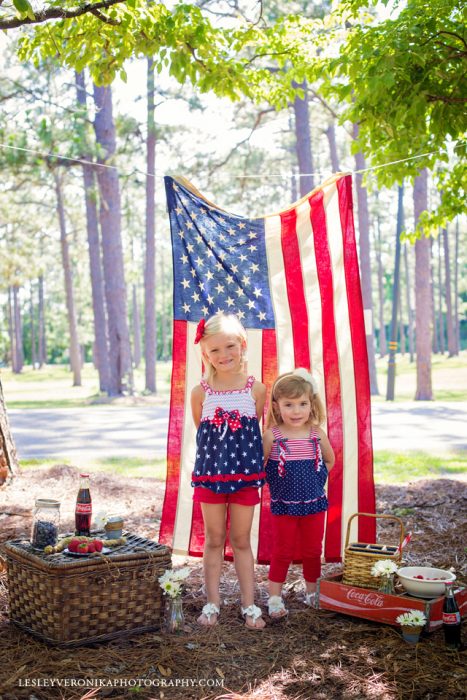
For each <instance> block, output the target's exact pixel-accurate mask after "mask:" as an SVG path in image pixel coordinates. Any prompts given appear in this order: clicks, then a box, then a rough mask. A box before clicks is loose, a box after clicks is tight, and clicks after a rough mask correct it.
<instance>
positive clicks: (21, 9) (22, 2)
mask: <svg viewBox="0 0 467 700" xmlns="http://www.w3.org/2000/svg"><path fill="white" fill-rule="evenodd" d="M13 5H14V6H15V9H16V10H17V11H18V13H19V14H20V15H21V17H29V19H35V15H34V11H33V9H32V6H31V3H30V2H29V0H13Z"/></svg>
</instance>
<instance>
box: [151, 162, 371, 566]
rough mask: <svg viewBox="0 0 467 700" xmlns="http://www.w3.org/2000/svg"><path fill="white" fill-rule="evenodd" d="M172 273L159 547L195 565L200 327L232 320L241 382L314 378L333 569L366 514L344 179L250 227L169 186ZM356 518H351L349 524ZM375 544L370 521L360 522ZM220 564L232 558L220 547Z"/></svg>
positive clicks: (353, 267)
mask: <svg viewBox="0 0 467 700" xmlns="http://www.w3.org/2000/svg"><path fill="white" fill-rule="evenodd" d="M165 184H166V192H167V202H168V210H169V216H170V228H171V235H172V254H173V269H174V326H173V369H172V384H171V401H170V417H169V433H168V447H167V483H166V492H165V499H164V506H163V512H162V521H161V528H160V541H161V542H163V543H164V544H168V545H169V546H171V547H172V548H173V550H174V552H175V553H180V554H182V553H183V554H189V555H192V556H201V555H202V551H203V543H204V537H203V522H202V516H201V509H200V506H199V504H194V503H193V501H192V495H193V489H192V487H191V485H190V477H191V472H192V469H193V463H194V457H195V436H196V432H195V428H194V425H193V420H192V417H191V411H190V394H191V390H192V389H193V387H194V386H195V385H196V384H198V383H199V381H200V378H201V374H202V363H201V355H200V351H199V346H195V345H194V339H195V333H196V326H197V324H198V322H199V320H200V319H201V318H203V317H204V318H208V317H209V316H211V315H212V314H214V313H216V312H217V311H223V312H227V313H234V314H236V315H237V316H238V317H239V319H240V320H241V322H242V324H243V325H244V327H245V328H246V329H247V336H248V351H247V352H248V373H249V374H252V375H254V376H255V377H256V378H257V379H258V380H260V381H262V382H263V383H264V384H266V386H267V387H268V389H270V387H271V386H272V383H273V381H274V379H275V377H276V376H277V374H280V373H282V372H287V371H290V370H292V369H294V368H295V367H305V368H307V369H310V370H311V371H312V372H313V374H314V376H315V377H316V379H317V381H318V386H319V393H320V396H321V397H322V398H323V401H324V403H325V406H326V413H327V433H328V436H329V440H330V442H331V444H332V446H333V448H334V452H335V454H336V464H335V466H334V469H333V470H332V472H331V474H330V478H329V482H328V500H329V510H328V512H327V518H326V534H325V541H324V557H325V559H326V561H339V560H340V559H341V555H342V548H343V545H344V543H345V535H346V525H347V521H348V518H349V517H350V516H351V515H352V514H353V513H355V512H357V511H358V512H365V513H374V512H375V494H374V483H373V454H372V443H371V411H370V408H371V407H370V387H369V375H368V359H367V351H366V340H365V328H364V315H363V305H362V297H361V289H360V277H359V269H358V258H357V251H356V244H355V234H354V225H353V211H352V180H351V176H350V175H345V174H338V175H336V176H334V177H332V178H330V179H329V180H327V181H326V182H325V183H324V184H323V185H322V186H321V187H318V188H316V189H315V190H313V192H312V193H310V195H308V196H306V197H304V198H303V199H301V200H300V201H299V202H297V203H296V204H294V205H292V206H291V207H290V208H288V209H286V210H284V211H282V212H280V213H277V214H272V215H267V216H265V217H263V218H258V219H247V218H244V217H241V216H236V215H235V214H230V213H227V212H226V211H223V210H222V209H220V208H219V207H217V206H215V205H214V204H211V203H210V202H209V201H208V200H207V199H206V198H205V197H203V195H201V194H200V193H199V192H198V191H197V190H196V189H195V188H194V187H193V185H191V184H190V183H189V182H188V181H187V180H185V179H184V178H177V179H176V180H175V179H173V178H171V177H166V178H165ZM355 520H357V519H354V522H355ZM358 521H359V522H358V535H357V533H355V534H354V535H353V538H354V539H355V537H356V536H358V539H359V540H360V541H365V542H373V541H374V536H375V530H374V527H375V526H374V519H372V518H359V519H358ZM270 532H271V529H270V514H269V490H268V488H267V486H265V487H264V488H263V491H262V500H261V506H260V507H259V508H256V509H255V518H254V523H253V531H252V541H253V551H254V553H255V556H256V558H257V561H258V562H259V563H266V562H268V561H269V554H270V546H271V542H270V539H271V538H270ZM225 556H226V558H231V550H230V547H229V545H228V543H227V545H226V551H225Z"/></svg>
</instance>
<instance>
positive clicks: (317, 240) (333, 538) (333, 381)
mask: <svg viewBox="0 0 467 700" xmlns="http://www.w3.org/2000/svg"><path fill="white" fill-rule="evenodd" d="M310 205H311V212H310V216H311V225H312V228H313V239H314V244H315V257H316V270H317V274H318V283H319V288H320V294H321V315H322V339H323V361H324V384H325V387H326V405H327V424H328V437H329V441H330V443H331V445H332V447H333V450H334V453H335V455H336V463H335V465H334V468H333V470H332V471H331V473H330V475H329V485H328V501H329V509H328V515H327V522H326V539H325V543H324V555H325V558H326V561H333V560H340V557H341V533H342V522H341V521H342V493H343V427H342V426H343V416H342V404H341V387H340V377H339V357H338V352H337V343H336V326H335V320H334V304H333V297H334V290H333V277H332V261H331V256H330V252H329V247H328V240H327V231H326V213H325V210H324V203H323V192H322V191H319V192H317V193H316V194H314V195H313V196H312V197H310Z"/></svg>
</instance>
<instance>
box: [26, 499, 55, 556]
mask: <svg viewBox="0 0 467 700" xmlns="http://www.w3.org/2000/svg"><path fill="white" fill-rule="evenodd" d="M59 525H60V501H54V500H53V499H51V498H38V499H36V504H35V507H34V514H33V517H32V528H31V544H32V546H33V547H34V549H40V550H43V549H44V548H45V547H47V545H51V546H52V547H54V546H55V545H56V544H57V540H58V528H59Z"/></svg>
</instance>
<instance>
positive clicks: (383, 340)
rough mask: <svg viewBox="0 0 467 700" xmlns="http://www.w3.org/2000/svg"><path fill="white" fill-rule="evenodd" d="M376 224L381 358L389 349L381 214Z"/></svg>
mask: <svg viewBox="0 0 467 700" xmlns="http://www.w3.org/2000/svg"><path fill="white" fill-rule="evenodd" d="M376 224H377V226H376V230H375V234H374V237H375V253H376V262H377V266H378V311H379V356H380V357H385V356H386V354H387V351H388V349H387V344H386V326H385V324H384V272H383V260H382V255H381V252H382V251H381V248H382V246H381V221H380V218H379V213H378V214H377V219H376Z"/></svg>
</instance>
